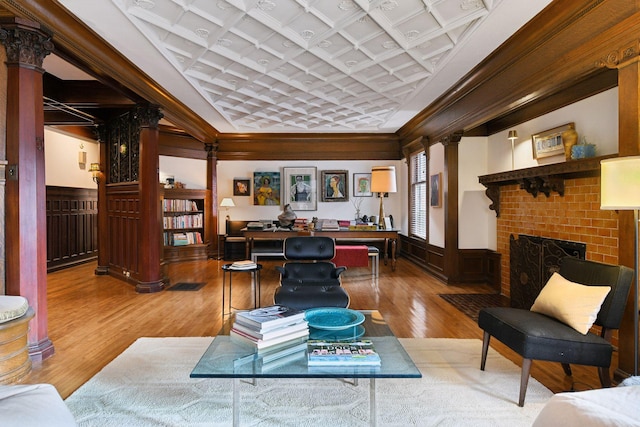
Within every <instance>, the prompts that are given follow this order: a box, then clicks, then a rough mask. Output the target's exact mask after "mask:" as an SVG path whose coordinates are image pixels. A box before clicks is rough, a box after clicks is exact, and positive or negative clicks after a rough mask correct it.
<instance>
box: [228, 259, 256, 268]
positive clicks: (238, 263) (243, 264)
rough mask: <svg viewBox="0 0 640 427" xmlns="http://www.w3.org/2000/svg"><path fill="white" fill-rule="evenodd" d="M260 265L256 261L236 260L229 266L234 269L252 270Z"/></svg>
mask: <svg viewBox="0 0 640 427" xmlns="http://www.w3.org/2000/svg"><path fill="white" fill-rule="evenodd" d="M257 266H258V264H256V263H255V262H253V261H251V260H244V261H234V262H233V263H232V264H231V266H230V267H229V268H231V269H232V270H251V269H254V268H256V267H257Z"/></svg>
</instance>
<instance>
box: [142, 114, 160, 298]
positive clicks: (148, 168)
mask: <svg viewBox="0 0 640 427" xmlns="http://www.w3.org/2000/svg"><path fill="white" fill-rule="evenodd" d="M137 115H138V118H139V119H140V172H139V179H138V185H139V190H140V236H139V242H140V244H139V245H138V257H139V258H138V259H139V260H140V269H139V274H140V278H139V281H138V283H137V284H136V291H138V292H157V291H161V290H162V289H164V278H163V277H162V266H161V264H160V262H161V259H162V250H163V246H162V210H161V206H160V178H159V176H158V169H159V167H160V164H159V163H160V160H159V154H158V146H159V136H160V134H159V131H158V121H159V120H160V119H161V118H162V113H160V110H159V109H158V108H157V107H148V108H139V109H138V111H137Z"/></svg>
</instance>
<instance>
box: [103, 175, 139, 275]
mask: <svg viewBox="0 0 640 427" xmlns="http://www.w3.org/2000/svg"><path fill="white" fill-rule="evenodd" d="M138 193H139V191H138V184H137V183H128V184H120V185H118V184H111V185H109V186H108V188H107V206H108V212H107V215H108V221H109V227H108V233H109V234H108V237H107V238H108V239H109V242H110V244H109V260H108V262H109V274H110V275H113V276H116V277H118V278H120V279H123V280H129V279H131V280H133V281H135V280H136V279H138V271H139V265H138V255H137V254H138V236H139V227H138V225H139V222H140V208H139V205H140V199H139V194H138Z"/></svg>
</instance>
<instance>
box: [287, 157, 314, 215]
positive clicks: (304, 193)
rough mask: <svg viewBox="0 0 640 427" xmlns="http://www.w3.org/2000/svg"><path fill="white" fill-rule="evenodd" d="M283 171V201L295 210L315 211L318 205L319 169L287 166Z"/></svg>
mask: <svg viewBox="0 0 640 427" xmlns="http://www.w3.org/2000/svg"><path fill="white" fill-rule="evenodd" d="M282 172H283V194H284V196H283V198H282V200H283V203H284V204H285V205H286V204H289V205H291V209H293V210H294V211H315V210H317V208H318V207H317V206H318V203H317V201H318V183H317V176H318V175H317V169H316V168H315V167H287V168H283V169H282Z"/></svg>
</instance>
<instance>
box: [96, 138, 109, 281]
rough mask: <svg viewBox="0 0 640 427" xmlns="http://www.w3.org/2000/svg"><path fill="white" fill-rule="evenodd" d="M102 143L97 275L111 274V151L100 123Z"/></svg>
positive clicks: (100, 142) (100, 140) (100, 141)
mask: <svg viewBox="0 0 640 427" xmlns="http://www.w3.org/2000/svg"><path fill="white" fill-rule="evenodd" d="M97 134H98V135H97V136H98V143H99V144H100V170H101V173H100V177H99V178H98V179H99V181H98V183H97V185H98V265H97V267H96V269H95V274H96V275H106V274H109V234H108V233H109V230H108V228H109V215H108V209H107V171H108V170H109V169H108V162H107V159H108V158H109V153H108V152H107V143H106V137H105V135H106V129H105V127H104V125H100V126H99V127H98V129H97Z"/></svg>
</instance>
